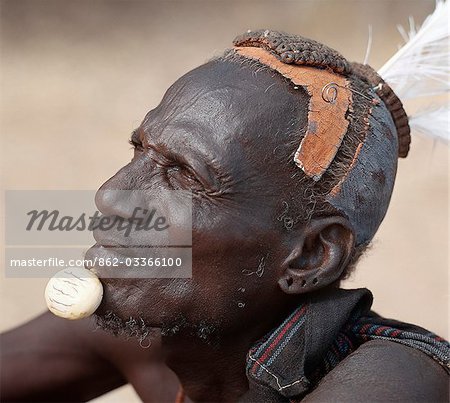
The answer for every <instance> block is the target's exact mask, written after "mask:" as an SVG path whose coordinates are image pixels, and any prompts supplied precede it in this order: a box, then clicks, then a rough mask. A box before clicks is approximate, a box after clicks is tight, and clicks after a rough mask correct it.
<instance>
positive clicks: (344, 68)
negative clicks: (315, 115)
mask: <svg viewBox="0 0 450 403" xmlns="http://www.w3.org/2000/svg"><path fill="white" fill-rule="evenodd" d="M233 44H234V45H235V46H240V47H259V48H263V49H266V50H268V51H269V52H271V53H272V54H273V55H275V56H276V57H277V58H278V59H279V60H280V61H281V62H283V63H286V64H297V65H305V66H313V67H317V68H323V69H328V70H331V71H333V72H335V73H338V74H342V75H344V76H351V75H355V76H357V77H358V78H360V79H361V80H364V81H365V82H367V83H368V84H370V85H371V86H372V87H373V89H374V90H375V92H376V93H377V94H378V96H379V97H380V98H381V99H382V101H383V102H384V104H385V105H386V107H387V109H388V110H389V112H390V114H391V116H392V119H393V121H394V124H395V127H396V130H397V136H398V155H399V157H406V156H407V155H408V151H409V146H410V142H411V136H410V127H409V123H408V117H407V115H406V112H405V110H404V108H403V104H402V102H401V101H400V99H399V98H398V97H397V96H396V95H395V93H394V91H393V90H392V89H391V87H389V85H388V84H386V83H385V82H384V81H383V79H382V78H381V77H380V76H379V75H378V74H377V72H376V71H375V70H374V69H372V68H371V67H370V66H368V65H363V64H359V63H350V62H348V61H347V60H346V59H345V58H344V57H343V56H342V55H341V54H340V53H339V52H337V51H335V50H333V49H331V48H329V47H328V46H325V45H323V44H321V43H319V42H316V41H314V40H312V39H308V38H304V37H301V36H298V35H295V36H294V35H289V34H285V33H282V32H277V31H269V30H258V31H250V32H247V33H245V34H242V35H240V36H238V37H236V38H235V40H234V41H233Z"/></svg>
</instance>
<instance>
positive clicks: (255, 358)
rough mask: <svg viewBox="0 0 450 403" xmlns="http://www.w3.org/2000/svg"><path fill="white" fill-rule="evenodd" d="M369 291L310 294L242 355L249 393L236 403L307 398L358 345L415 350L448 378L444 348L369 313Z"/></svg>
mask: <svg viewBox="0 0 450 403" xmlns="http://www.w3.org/2000/svg"><path fill="white" fill-rule="evenodd" d="M372 300H373V298H372V294H371V292H370V291H369V290H367V289H365V288H363V289H356V290H343V289H336V290H334V291H333V292H332V293H330V292H329V291H328V292H326V293H316V294H314V295H312V296H311V297H310V298H309V300H308V301H307V302H305V303H303V304H301V305H300V306H299V307H298V308H297V309H296V310H295V311H294V312H293V313H292V314H291V315H289V317H288V318H287V319H286V320H285V321H284V322H283V323H282V324H281V325H280V326H279V327H278V328H276V329H275V330H274V331H273V332H271V333H270V334H268V335H267V336H265V337H264V338H263V339H261V340H260V341H259V342H258V343H256V345H255V346H253V348H251V349H250V351H249V353H248V355H247V376H248V378H249V385H250V388H249V392H248V393H247V394H245V395H244V396H243V397H242V399H241V401H264V402H286V401H289V400H298V399H301V398H302V397H304V396H305V395H306V394H308V393H310V392H311V391H312V390H313V389H314V387H315V386H316V385H317V384H318V382H319V381H320V380H321V379H322V378H323V377H324V376H325V375H326V374H327V373H328V372H329V371H331V370H332V369H333V368H334V367H335V366H336V365H337V364H338V363H339V362H340V361H342V360H343V359H344V358H345V357H346V356H348V355H349V354H350V353H352V352H353V351H355V350H356V349H357V348H358V347H359V346H360V345H361V344H362V343H364V342H366V341H369V340H375V339H381V340H389V341H392V342H396V343H401V344H403V345H406V346H409V347H412V348H415V349H418V350H420V351H422V352H423V353H425V354H427V355H428V356H430V357H431V358H433V359H434V360H436V361H437V362H438V363H439V364H440V365H442V366H443V368H444V369H445V370H446V371H447V372H448V373H450V344H449V343H448V342H447V341H445V340H444V339H442V338H440V337H439V336H436V335H435V334H433V333H431V332H429V331H427V330H425V329H423V328H420V327H418V326H414V325H411V324H407V323H402V322H398V321H395V320H390V319H385V318H382V317H380V316H379V315H377V314H376V313H374V312H372V311H370V307H371V305H372Z"/></svg>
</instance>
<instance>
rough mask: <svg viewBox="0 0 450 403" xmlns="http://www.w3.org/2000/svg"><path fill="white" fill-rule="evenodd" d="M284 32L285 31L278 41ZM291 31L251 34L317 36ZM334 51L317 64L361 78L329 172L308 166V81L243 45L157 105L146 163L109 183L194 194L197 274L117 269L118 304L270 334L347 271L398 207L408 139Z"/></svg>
mask: <svg viewBox="0 0 450 403" xmlns="http://www.w3.org/2000/svg"><path fill="white" fill-rule="evenodd" d="M270 35H274V37H273V38H275V39H277V38H278V39H277V40H278V42H277V43H275V44H274V46H275V48H274V49H271V48H270V46H269V45H270V42H268V40H270ZM277 35H278V36H277ZM258 38H260V39H258ZM261 38H262V39H261ZM280 38H286V37H281V36H279V34H277V33H267V31H266V33H265V34H264V35H263V34H261V32H260V33H254V34H253V36H252V35H251V34H247V35H246V36H245V38H244V39H242V38H241V40H240V42H239V40H238V42H239V45H240V46H260V47H263V48H267V49H268V51H271V52H272V54H273V55H277V51H276V49H278V48H279V47H280V46H281V45H283V46H284V48H283V49H281V51H282V52H286V46H290V45H292V46H293V45H295V41H296V40H297V42H298V43H297V45H296V46H302V45H303V46H304V45H305V43H308V42H307V41H306V42H305V40H304V39H303V38H297V37H287V38H288V39H289V41H290V42H288V43H286V41H285V42H284V43H280V41H279V39H280ZM296 38H297V39H296ZM249 39H250V40H249ZM302 41H303V42H302ZM275 42H276V41H275ZM311 43H312V42H311ZM268 44H269V45H268ZM289 44H290V45H289ZM292 46H291V47H292ZM288 50H289V49H288ZM322 52H324V55H325V56H324V57H323V58H322V59H321V61H320V60H319V61H318V58H317V57H315V56H314V53H313V52H312V55H310V58H311V62H310V63H309V64H310V65H312V66H315V67H316V68H326V67H327V65H326V64H324V63H326V62H327V60H328V64H329V66H331V67H329V68H330V71H333V68H334V69H335V70H337V71H339V73H336V74H343V75H344V76H345V77H346V79H347V80H348V82H349V85H350V87H349V88H350V91H351V92H352V104H351V105H350V106H349V109H348V111H346V113H345V116H344V118H345V119H347V120H348V130H347V131H346V133H344V136H343V138H342V143H341V144H340V145H339V148H338V150H337V153H336V155H335V157H334V158H333V159H332V161H331V162H330V165H329V166H328V167H326V169H325V170H324V172H323V174H322V175H321V177H320V179H317V178H311V177H309V176H308V175H307V174H306V173H305V172H304V171H302V169H300V168H299V167H298V166H297V164H296V163H295V162H294V155H295V153H296V151H297V149H298V147H299V144H300V142H301V140H302V138H304V136H305V133H307V131H308V128H310V127H311V124H310V115H309V112H310V110H309V109H310V106H311V104H310V99H311V94H310V93H309V92H308V91H307V88H306V85H307V84H308V83H305V87H303V86H299V85H297V84H294V83H293V82H292V81H291V80H290V79H289V78H286V77H285V76H283V75H281V74H280V73H279V72H278V71H275V70H273V69H272V68H270V67H269V66H267V65H265V64H264V63H262V62H260V61H258V60H255V59H251V58H248V57H245V56H243V55H241V54H239V53H237V52H236V51H235V50H231V51H228V52H226V53H225V54H224V56H222V57H219V58H217V59H215V60H213V61H210V62H208V63H206V64H205V65H203V66H200V67H199V68H197V69H194V70H193V71H191V72H189V73H187V74H186V75H185V76H183V77H181V78H180V79H179V80H177V81H176V82H175V84H173V85H172V86H171V87H170V88H169V90H168V91H167V93H166V94H165V96H164V98H163V100H162V101H161V103H160V105H158V106H157V107H156V108H155V109H153V110H152V111H150V112H149V113H148V114H147V116H146V117H145V119H144V121H143V122H142V124H141V125H140V126H139V128H138V129H137V130H136V131H135V132H134V133H133V136H132V140H131V141H132V143H133V145H134V147H135V149H134V157H133V159H132V161H131V162H130V163H129V164H128V165H126V166H125V167H124V168H122V169H121V170H120V171H119V172H118V173H117V174H116V175H115V176H113V177H112V178H111V179H109V180H108V181H107V182H106V183H105V184H104V185H103V186H102V188H101V189H102V190H109V189H111V190H114V189H131V190H132V189H140V190H144V191H145V192H146V193H147V194H148V196H149V197H152V196H154V197H155V198H157V195H158V194H160V192H161V189H167V190H170V189H180V190H187V191H191V192H192V195H193V199H192V203H193V206H192V245H193V248H192V258H193V271H192V279H173V280H167V279H135V280H131V279H106V280H104V285H105V302H104V304H103V308H102V309H103V311H104V312H105V311H113V312H115V313H117V315H118V316H119V317H121V318H122V319H124V320H125V319H126V318H129V317H139V318H142V319H143V320H144V321H145V322H146V323H148V325H149V326H156V327H163V328H164V329H165V331H166V333H176V332H177V331H178V330H182V329H183V328H188V329H190V331H191V332H194V333H195V334H196V335H197V336H199V337H200V338H208V337H209V335H210V333H214V331H215V330H216V329H221V331H222V332H225V333H239V332H240V331H241V329H242V323H246V325H247V326H246V327H247V328H252V329H255V333H258V329H261V331H262V330H264V329H266V328H267V326H270V325H272V324H274V323H275V322H276V321H277V319H278V320H280V319H281V318H282V317H281V316H282V315H284V314H285V313H286V312H287V311H288V310H289V309H291V307H292V305H293V304H295V303H297V302H298V300H299V299H301V298H302V295H304V294H305V293H308V292H313V291H317V290H320V289H323V288H326V287H330V286H333V285H336V284H337V282H338V281H339V279H341V278H342V277H343V276H344V275H345V272H346V269H347V267H348V266H349V263H350V262H351V261H352V259H353V260H354V258H355V256H357V255H358V254H359V252H360V251H361V249H362V248H364V247H365V245H366V244H367V243H368V242H369V241H370V239H371V238H372V237H373V235H374V233H375V231H376V229H377V228H378V226H379V224H380V222H381V220H382V218H383V217H384V214H385V212H386V209H387V206H388V203H389V198H390V194H391V192H392V187H393V182H394V178H395V171H396V158H397V137H396V128H395V125H394V122H393V120H392V118H391V115H390V113H389V111H388V109H387V107H386V105H385V104H384V103H383V102H382V101H381V100H380V98H379V96H378V95H377V94H376V93H375V90H374V89H373V88H372V86H373V85H372V84H371V83H369V80H364V79H363V78H362V76H361V73H360V71H359V70H358V71H356V69H355V70H353V69H352V68H351V66H350V65H349V64H346V63H347V62H345V60H344V59H342V60H344V62H342V63H344V64H342V63H341V59H339V60H338V62H337V63H334V64H333V61H334V62H336V60H337V59H336V56H335V55H336V52H334V51H331V50H330V49H328V48H326V47H323V48H322ZM326 52H329V54H327V53H326ZM305 55H306V56H307V54H306V53H303V56H305ZM278 56H279V55H278ZM306 56H305V57H306ZM280 57H281V56H280ZM281 60H283V59H282V57H281ZM305 60H306V59H305ZM288 62H289V60H288ZM290 62H291V63H292V61H290ZM302 64H308V60H306V61H303V62H302ZM333 66H334V67H333ZM336 66H337V67H336ZM337 90H338V91H339V88H338V89H337ZM324 100H325V98H324ZM162 203H163V204H164V200H163V201H162ZM97 204H98V207H99V209H100V211H101V212H102V213H103V214H105V215H114V216H122V217H124V216H126V213H125V212H124V211H122V210H121V207H119V206H120V205H121V204H120V203H116V201H115V200H114V198H110V197H102V196H99V197H98V198H97ZM97 241H98V242H99V243H102V241H101V239H100V240H97ZM115 241H116V243H117V244H120V245H124V244H125V243H124V242H123V240H120V239H116V240H115ZM145 242H146V240H145V239H140V240H139V243H140V244H145ZM97 252H98V251H97ZM97 252H96V250H95V248H94V251H93V252H91V254H92V253H94V254H95V253H97ZM101 253H102V254H104V253H105V248H102V251H101ZM266 330H267V329H266Z"/></svg>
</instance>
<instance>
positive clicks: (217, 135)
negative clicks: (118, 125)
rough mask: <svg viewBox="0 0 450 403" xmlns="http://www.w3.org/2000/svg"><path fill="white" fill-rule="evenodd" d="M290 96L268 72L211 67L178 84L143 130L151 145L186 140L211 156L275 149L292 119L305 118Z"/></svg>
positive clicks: (220, 65)
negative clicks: (269, 146) (152, 140)
mask: <svg viewBox="0 0 450 403" xmlns="http://www.w3.org/2000/svg"><path fill="white" fill-rule="evenodd" d="M294 91H295V90H293V89H291V88H290V85H289V84H288V83H287V82H286V80H285V79H283V78H282V77H281V76H279V75H278V74H277V73H276V72H273V71H271V70H268V69H259V71H258V70H257V69H255V68H254V67H252V66H245V67H242V66H241V65H240V64H239V63H237V62H230V61H223V60H217V61H212V62H209V63H207V64H205V65H203V66H200V67H198V68H196V69H194V70H192V71H191V72H189V73H187V74H186V75H184V76H183V77H181V78H180V79H179V80H177V81H176V82H175V83H174V84H173V85H172V86H171V87H170V88H169V90H168V91H167V92H166V94H165V95H164V97H163V99H162V101H161V103H160V105H158V107H157V108H155V109H154V110H152V111H150V112H149V113H148V114H147V116H146V117H145V120H144V122H143V124H142V128H143V129H144V130H145V131H146V132H149V133H151V134H152V136H154V137H155V139H156V138H159V140H161V141H171V142H173V143H176V142H179V141H181V140H183V139H184V140H185V141H184V143H185V144H187V143H189V144H190V145H191V146H195V147H197V148H199V147H200V148H202V147H203V148H208V151H209V152H213V151H214V150H215V151H216V152H219V151H220V152H221V153H223V152H224V151H226V150H229V149H232V150H233V152H236V149H237V148H239V147H240V148H244V149H245V148H246V147H258V148H261V147H262V146H264V145H266V146H268V144H267V141H269V143H270V145H271V146H273V145H274V142H276V139H275V137H276V136H274V135H275V134H276V133H284V132H287V131H288V129H289V126H290V125H291V124H292V119H294V118H295V119H297V118H298V115H299V114H302V115H304V116H306V114H307V109H306V104H305V105H304V106H302V105H301V103H299V94H298V93H295V92H294ZM272 148H273V147H272ZM241 151H243V152H245V151H244V150H241Z"/></svg>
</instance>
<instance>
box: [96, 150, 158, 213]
mask: <svg viewBox="0 0 450 403" xmlns="http://www.w3.org/2000/svg"><path fill="white" fill-rule="evenodd" d="M150 165H152V164H151V162H149V161H148V160H147V159H144V158H142V159H136V160H133V161H132V162H130V163H129V164H127V165H125V166H124V167H123V168H122V169H120V170H119V171H118V172H117V173H116V174H115V175H114V176H112V177H111V178H110V179H108V180H107V181H106V182H105V183H104V184H103V185H102V186H100V188H99V189H98V190H97V193H96V194H95V204H96V206H97V208H98V210H99V211H100V212H101V213H102V214H103V215H105V216H118V217H122V218H124V219H129V218H131V217H132V214H133V211H134V209H135V208H136V207H139V206H142V200H141V195H142V190H144V189H146V190H148V188H149V180H150V179H151V177H152V176H154V173H153V170H154V167H153V166H150ZM139 190H141V191H139Z"/></svg>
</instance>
